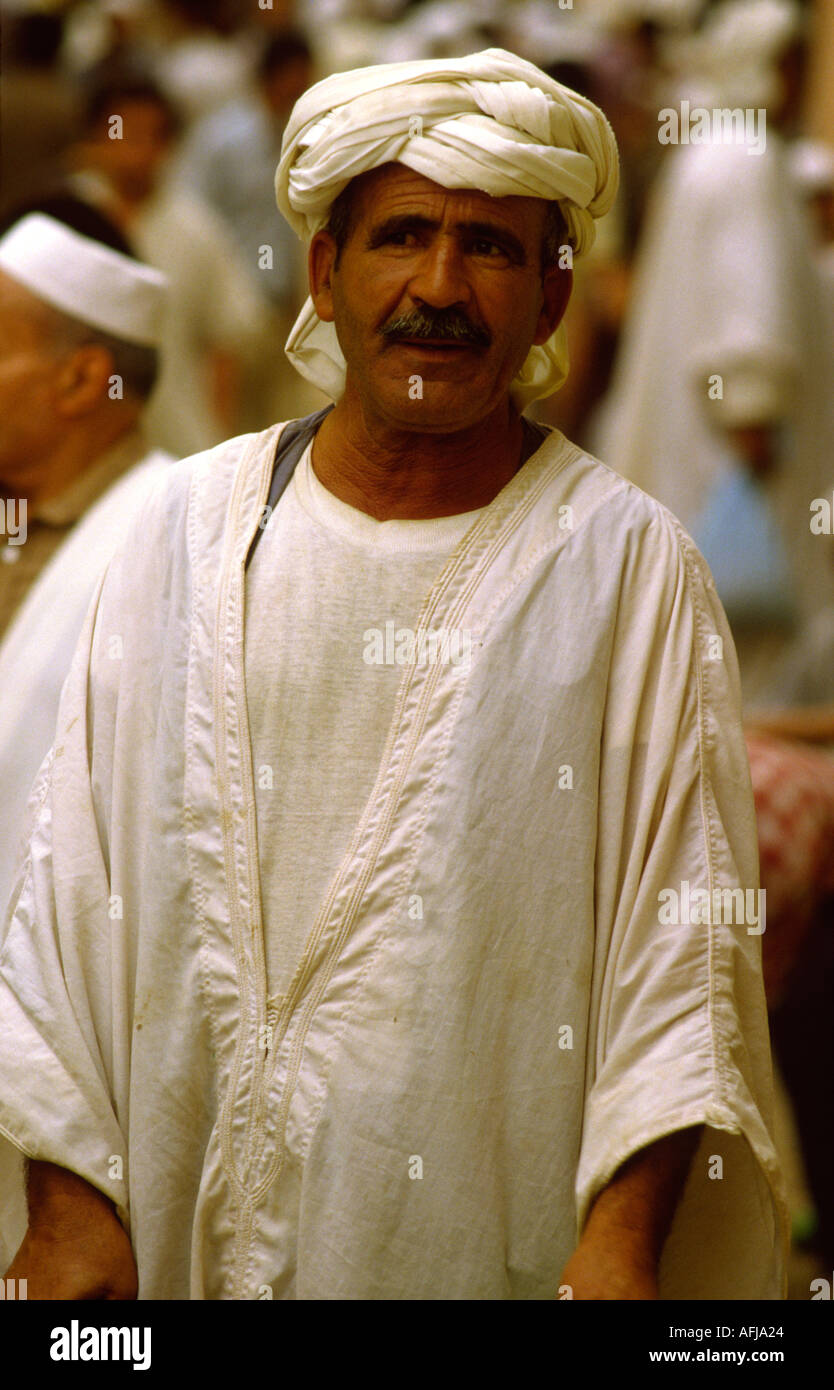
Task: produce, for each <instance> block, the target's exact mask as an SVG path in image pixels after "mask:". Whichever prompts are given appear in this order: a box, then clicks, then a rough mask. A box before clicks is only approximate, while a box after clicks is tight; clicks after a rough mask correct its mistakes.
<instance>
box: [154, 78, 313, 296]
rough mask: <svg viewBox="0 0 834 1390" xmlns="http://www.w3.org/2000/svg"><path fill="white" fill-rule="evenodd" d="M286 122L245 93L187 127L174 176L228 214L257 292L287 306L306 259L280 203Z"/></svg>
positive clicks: (226, 220)
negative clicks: (265, 250) (278, 172)
mask: <svg viewBox="0 0 834 1390" xmlns="http://www.w3.org/2000/svg"><path fill="white" fill-rule="evenodd" d="M284 124H285V123H284V122H283V121H281V120H279V119H278V118H277V117H276V116H275V115H274V114H273V113H272V112H271V111H270V109H269V107H268V106H267V103H266V101H265V100H264V99H263V98H262V97H261V96H260V94H259V93H258V92H257V91H253V92H252V93H251V94H249V93H247V95H246V96H243V97H240V98H239V99H238V100H237V101H233V102H229V103H227V104H226V105H225V106H222V107H221V108H220V109H219V110H217V111H211V112H209V114H208V115H206V116H204V117H203V118H202V120H200V121H198V122H197V124H196V125H194V126H193V127H192V129H191V130H190V131H188V132H187V134H186V135H185V137H184V139H183V141H182V142H181V144H180V147H179V149H178V150H177V152H176V154H175V155H174V157H173V162H172V168H171V171H170V174H169V180H170V181H171V182H176V184H177V185H179V186H181V187H182V188H183V189H185V190H187V191H188V192H190V193H191V195H192V197H193V196H196V197H198V198H200V199H201V201H202V202H204V203H206V204H208V206H209V207H211V208H212V209H213V210H214V212H215V213H216V214H217V215H218V216H219V217H222V218H223V220H224V223H225V225H226V226H227V228H228V230H229V231H230V232H231V234H232V235H233V237H234V240H235V246H236V248H237V251H238V254H239V255H240V256H241V257H242V260H243V263H244V265H245V266H246V268H247V270H248V271H249V273H250V276H251V277H252V280H253V283H254V286H255V289H256V290H257V291H258V293H259V294H261V295H263V296H266V297H268V298H269V299H271V300H273V301H278V302H279V303H284V304H285V303H287V301H293V300H294V299H295V297H296V295H297V293H298V289H299V268H300V267H301V268H303V265H304V258H303V255H302V254H301V246H300V243H299V240H298V237H297V236H296V235H295V234H294V232H293V230H292V228H291V227H289V226H288V225H287V222H286V220H285V219H284V218H283V217H282V216H281V214H280V213H279V211H278V209H277V208H276V206H275V192H274V188H273V184H274V181H275V168H276V165H277V163H278V160H279V158H280V154H281V137H282V135H283V133H284ZM263 246H267V247H269V248H270V249H271V252H272V257H271V259H272V265H271V266H268V265H267V266H264V265H263V264H262V262H263V260H264V257H263V255H262V254H261V248H262V247H263ZM305 292H306V291H305ZM302 298H303V296H302Z"/></svg>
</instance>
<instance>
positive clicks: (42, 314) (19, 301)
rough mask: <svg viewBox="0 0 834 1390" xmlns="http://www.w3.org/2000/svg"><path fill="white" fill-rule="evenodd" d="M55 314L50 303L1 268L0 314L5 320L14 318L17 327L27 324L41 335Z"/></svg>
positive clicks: (35, 333)
mask: <svg viewBox="0 0 834 1390" xmlns="http://www.w3.org/2000/svg"><path fill="white" fill-rule="evenodd" d="M55 314H56V311H55V310H54V309H52V308H51V306H50V305H49V304H46V303H45V302H44V301H43V300H42V299H40V298H39V297H38V296H37V295H36V294H34V293H33V292H32V290H30V289H27V287H26V286H25V285H21V283H20V281H19V280H16V279H15V278H14V276H13V275H9V274H8V272H7V271H5V270H3V269H2V268H0V316H2V318H3V321H4V322H6V323H8V322H11V321H12V320H13V321H14V323H15V325H16V327H17V328H19V327H20V325H22V324H25V325H26V327H27V328H28V329H29V330H30V332H31V334H32V335H37V336H38V337H40V336H42V335H43V333H44V332H45V331H47V329H48V327H49V325H50V323H51V321H52V319H53V318H54V316H55Z"/></svg>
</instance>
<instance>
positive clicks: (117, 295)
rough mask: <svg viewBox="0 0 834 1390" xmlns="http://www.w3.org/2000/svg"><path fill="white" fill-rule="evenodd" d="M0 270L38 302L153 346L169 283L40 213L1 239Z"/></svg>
mask: <svg viewBox="0 0 834 1390" xmlns="http://www.w3.org/2000/svg"><path fill="white" fill-rule="evenodd" d="M0 270H4V271H5V272H6V273H7V274H8V275H11V277H12V278H13V279H14V280H17V281H18V283H19V284H21V285H23V286H25V288H26V289H27V290H30V291H31V293H32V294H34V295H36V296H37V298H38V299H42V300H43V301H44V302H45V303H46V304H51V305H52V307H53V308H54V309H59V310H60V311H61V312H62V313H64V314H69V315H70V316H71V317H72V318H74V319H79V320H80V321H81V322H82V323H86V324H89V325H90V327H91V328H98V329H100V330H101V331H102V332H103V333H111V334H112V335H113V336H114V337H116V338H122V339H124V340H125V341H126V342H128V343H138V344H139V345H140V346H142V347H158V345H159V329H160V323H161V320H162V314H163V310H164V308H165V304H166V301H167V291H168V278H167V276H165V275H163V274H162V272H161V271H158V270H153V269H152V268H151V267H150V266H147V265H143V264H142V263H141V262H140V261H135V260H132V259H131V257H129V256H123V255H122V254H121V253H120V252H119V251H111V249H110V247H109V246H103V245H102V244H101V242H98V241H93V240H91V239H90V237H85V236H81V235H80V233H78V232H74V231H73V230H72V229H71V228H70V227H67V226H65V225H64V223H63V222H58V221H57V220H56V219H55V218H54V217H47V216H46V215H45V214H44V213H40V212H33V213H29V214H28V215H27V216H26V217H23V218H21V220H20V221H19V222H16V223H15V224H14V226H13V227H10V228H9V230H8V231H7V232H6V234H5V236H3V237H2V238H0Z"/></svg>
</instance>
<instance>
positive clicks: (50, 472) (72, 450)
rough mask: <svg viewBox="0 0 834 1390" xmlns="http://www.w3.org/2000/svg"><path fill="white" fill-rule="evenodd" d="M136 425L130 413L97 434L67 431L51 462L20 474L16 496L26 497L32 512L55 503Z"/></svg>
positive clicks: (52, 454)
mask: <svg viewBox="0 0 834 1390" xmlns="http://www.w3.org/2000/svg"><path fill="white" fill-rule="evenodd" d="M137 425H138V418H137V414H136V413H131V414H125V415H122V416H120V417H119V419H118V420H115V419H114V420H113V421H112V423H110V424H109V427H107V426H106V425H104V424H102V425H101V426H100V427H99V428H98V429H97V430H96V431H94V432H91V431H85V430H78V429H76V430H68V431H67V434H66V437H65V438H64V440H63V441H62V442H61V443H60V444H59V445H58V447H57V448H56V449H54V450H53V451H52V453H51V454H50V456H49V458H48V459H42V460H39V461H38V462H36V463H35V464H34V465H33V467H32V468H31V470H30V472H29V473H28V474H24V473H23V472H22V471H21V473H19V474H17V475H16V477H15V483H14V494H15V495H16V496H20V497H25V498H26V500H27V502H28V504H29V506H30V507H33V508H37V507H40V506H41V505H43V504H44V503H46V502H52V501H54V499H55V498H56V497H60V496H61V494H62V493H63V492H66V490H67V489H68V488H71V487H73V486H74V485H75V483H77V482H78V479H79V478H80V477H81V475H82V474H83V473H86V472H87V470H88V469H90V468H92V467H94V466H96V465H97V464H98V463H100V462H101V460H102V459H103V458H104V457H105V455H106V454H108V453H109V452H110V451H111V450H113V449H115V448H116V447H117V446H118V445H121V444H123V443H124V442H125V440H126V439H128V437H130V436H132V434H133V433H134V431H135V430H136V428H137Z"/></svg>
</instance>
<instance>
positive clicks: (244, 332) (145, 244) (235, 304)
mask: <svg viewBox="0 0 834 1390" xmlns="http://www.w3.org/2000/svg"><path fill="white" fill-rule="evenodd" d="M129 234H130V236H131V238H132V239H133V241H134V244H135V246H136V250H137V253H138V255H139V256H140V257H141V258H142V260H144V261H147V262H148V264H149V265H155V266H158V267H159V269H160V270H164V271H165V272H166V274H167V275H168V277H169V280H170V287H171V288H170V303H169V307H168V311H167V314H166V316H165V318H164V320H163V329H162V335H161V342H160V353H161V357H162V366H161V370H160V374H159V380H158V382H157V385H156V388H155V390H154V393H153V395H152V396H151V399H150V401H149V402H148V406H147V409H146V411H145V415H144V425H145V429H146V431H147V435H148V438H149V439H150V440H151V442H152V443H154V444H156V445H157V446H158V447H159V448H161V449H167V450H169V451H170V452H171V453H172V454H176V455H177V456H179V457H183V456H186V455H188V454H193V453H197V452H199V450H201V449H206V448H209V447H210V446H211V445H213V444H217V443H219V442H220V441H221V440H222V439H223V438H224V437H225V436H226V435H228V433H229V430H228V427H227V426H226V425H224V424H223V423H222V422H221V420H220V419H219V418H218V415H217V413H216V410H215V406H214V403H213V400H212V396H211V389H210V372H209V360H210V354H211V353H212V351H221V352H227V353H230V354H231V355H232V356H233V357H234V358H236V359H237V360H238V361H239V362H240V363H241V365H242V366H245V364H246V363H247V362H248V361H249V360H251V359H252V358H253V357H254V356H255V354H256V353H257V352H258V350H259V349H260V347H261V344H262V335H263V324H264V312H263V307H262V301H261V298H260V296H259V295H258V294H257V292H256V291H255V290H254V289H253V287H252V284H251V280H250V275H249V273H248V272H247V269H246V267H245V265H244V264H243V260H242V257H241V255H240V253H239V252H238V248H237V247H236V246H235V243H234V241H233V239H232V238H231V237H230V236H229V234H228V233H227V231H226V229H225V227H224V226H223V224H222V223H221V222H220V219H219V218H218V217H217V216H216V214H215V213H213V212H212V211H211V209H210V208H209V207H207V206H206V205H205V204H204V203H202V202H200V201H199V200H197V199H196V198H193V197H191V196H188V195H186V194H184V193H180V192H176V191H174V190H170V189H168V188H162V189H160V190H159V191H158V192H157V193H156V194H155V195H154V197H153V198H151V199H149V200H148V202H147V203H146V204H145V205H144V206H143V208H142V211H141V213H140V215H139V217H138V218H137V220H136V221H135V222H133V223H132V224H131V226H130V229H129Z"/></svg>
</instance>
